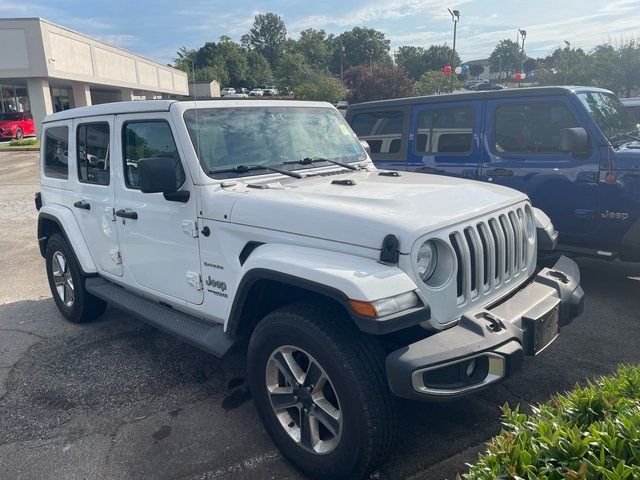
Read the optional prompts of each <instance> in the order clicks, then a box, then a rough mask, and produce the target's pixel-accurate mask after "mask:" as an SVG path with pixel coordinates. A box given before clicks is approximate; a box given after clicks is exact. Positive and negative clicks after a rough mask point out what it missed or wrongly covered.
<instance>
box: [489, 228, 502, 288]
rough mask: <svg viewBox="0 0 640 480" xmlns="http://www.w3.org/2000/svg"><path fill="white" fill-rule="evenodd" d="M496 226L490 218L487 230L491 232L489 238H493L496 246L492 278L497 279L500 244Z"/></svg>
mask: <svg viewBox="0 0 640 480" xmlns="http://www.w3.org/2000/svg"><path fill="white" fill-rule="evenodd" d="M497 228H498V225H497V224H496V221H495V220H494V219H493V218H492V219H491V220H489V229H490V231H491V236H492V237H493V243H494V245H495V246H496V250H495V252H496V255H495V258H494V259H493V261H494V269H493V278H494V279H497V278H499V277H500V255H501V253H500V242H499V241H498V231H497Z"/></svg>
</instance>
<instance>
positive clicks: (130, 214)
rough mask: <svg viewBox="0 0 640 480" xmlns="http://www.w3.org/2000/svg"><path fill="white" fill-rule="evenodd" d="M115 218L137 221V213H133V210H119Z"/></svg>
mask: <svg viewBox="0 0 640 480" xmlns="http://www.w3.org/2000/svg"><path fill="white" fill-rule="evenodd" d="M116 217H121V218H128V219H130V220H137V219H138V212H134V211H133V210H125V209H120V210H118V211H117V212H116Z"/></svg>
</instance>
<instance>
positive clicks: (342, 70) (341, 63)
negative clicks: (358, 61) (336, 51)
mask: <svg viewBox="0 0 640 480" xmlns="http://www.w3.org/2000/svg"><path fill="white" fill-rule="evenodd" d="M343 78H344V44H342V43H340V79H343Z"/></svg>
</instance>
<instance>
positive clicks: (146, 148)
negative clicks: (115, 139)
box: [122, 120, 185, 189]
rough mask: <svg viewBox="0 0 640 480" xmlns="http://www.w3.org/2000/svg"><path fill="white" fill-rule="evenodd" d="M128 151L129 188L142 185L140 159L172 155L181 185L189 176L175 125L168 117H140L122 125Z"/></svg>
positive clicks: (126, 170) (126, 164)
mask: <svg viewBox="0 0 640 480" xmlns="http://www.w3.org/2000/svg"><path fill="white" fill-rule="evenodd" d="M122 151H123V153H124V181H125V184H126V185H127V187H129V188H135V189H139V188H140V182H139V180H138V160H140V159H141V158H157V157H170V158H173V160H174V162H175V169H176V178H177V179H178V184H177V187H178V188H180V187H181V186H182V184H183V183H184V180H185V174H184V170H183V168H182V164H181V163H180V156H179V155H178V149H177V148H176V143H175V141H174V140H173V135H172V133H171V127H170V126H169V124H168V123H167V122H165V121H164V120H150V121H140V122H138V121H136V122H128V123H125V124H124V126H123V127H122Z"/></svg>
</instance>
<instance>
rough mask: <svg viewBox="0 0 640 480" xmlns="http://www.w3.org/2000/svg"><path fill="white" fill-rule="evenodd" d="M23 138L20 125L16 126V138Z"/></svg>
mask: <svg viewBox="0 0 640 480" xmlns="http://www.w3.org/2000/svg"><path fill="white" fill-rule="evenodd" d="M23 138H24V132H23V131H22V128H20V127H18V128H16V139H17V140H22V139H23Z"/></svg>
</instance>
